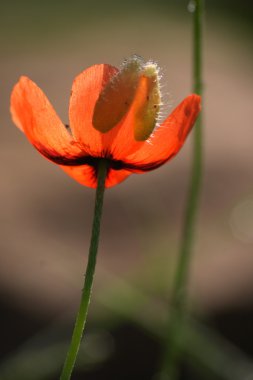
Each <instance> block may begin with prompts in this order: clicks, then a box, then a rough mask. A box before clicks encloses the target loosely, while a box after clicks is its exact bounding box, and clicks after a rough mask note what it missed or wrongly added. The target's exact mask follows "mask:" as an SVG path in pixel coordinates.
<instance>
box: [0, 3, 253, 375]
mask: <svg viewBox="0 0 253 380" xmlns="http://www.w3.org/2000/svg"><path fill="white" fill-rule="evenodd" d="M188 5H189V4H188V2H187V1H172V0H171V1H169V0H167V1H163V0H156V2H154V1H149V0H146V1H142V0H136V1H134V0H128V1H126V2H119V1H118V2H116V1H113V0H108V1H98V0H97V1H88V0H83V1H81V0H79V1H78V0H73V1H72V2H70V1H65V0H62V1H49V0H44V1H43V2H41V1H37V0H34V1H32V0H22V1H18V0H12V1H8V2H7V1H1V15H0V18H1V22H0V31H1V33H0V44H1V62H0V66H1V75H0V77H1V88H0V93H1V102H0V120H1V139H0V155H1V160H0V163H1V186H0V198H1V213H0V219H1V229H0V235H1V239H0V247H1V248H0V320H1V324H0V326H1V327H0V329H1V333H0V336H1V347H0V353H1V358H2V365H1V366H0V378H1V379H3V380H21V379H26V380H29V379H31V380H37V379H38V380H39V379H49V380H53V379H57V378H58V373H59V372H57V371H59V366H60V365H61V362H62V358H63V357H64V352H65V350H66V346H65V344H66V342H68V340H69V338H70V335H71V331H72V324H73V320H74V314H75V311H76V309H77V307H78V303H79V297H80V290H81V287H82V282H83V273H84V268H85V264H86V260H87V252H88V246H89V238H90V231H91V220H92V213H93V203H94V191H93V190H92V189H88V188H85V187H82V186H80V185H79V184H78V183H75V182H74V181H73V180H72V179H71V178H69V177H68V176H67V175H66V174H65V173H64V172H63V171H61V170H60V169H59V168H58V167H57V166H56V165H54V164H51V163H49V162H48V161H47V160H45V159H43V158H42V157H41V156H40V155H39V154H38V153H37V152H36V151H35V150H34V149H33V147H32V146H31V145H30V144H29V143H28V142H27V140H26V138H25V137H24V136H23V135H22V133H21V132H20V131H19V130H18V129H17V128H16V127H15V126H14V125H13V123H12V121H11V118H10V114H9V97H10V92H11V90H12V87H13V86H14V84H15V83H16V81H17V80H18V78H19V76H20V75H27V76H29V77H30V78H31V79H33V80H34V81H35V82H36V83H37V84H38V85H39V86H40V87H41V88H42V89H43V90H44V92H45V93H46V94H47V96H48V98H49V99H50V101H51V102H52V104H53V105H54V107H55V109H56V110H57V112H58V114H59V115H60V116H61V118H62V120H63V122H65V123H68V101H69V95H70V88H71V84H72V81H73V79H74V77H75V76H76V75H77V74H79V73H80V72H81V71H82V70H84V69H85V68H87V67H88V66H90V65H93V64H95V63H110V64H113V65H115V66H119V65H120V64H121V62H122V61H123V60H124V59H125V58H127V57H129V56H130V55H132V54H138V55H140V56H142V57H144V58H145V59H147V60H148V59H154V60H155V61H157V62H158V63H159V65H160V66H161V70H162V74H163V77H162V84H163V92H164V103H165V106H164V114H166V112H170V110H171V109H172V108H173V107H174V106H175V105H177V104H178V103H179V102H180V101H181V100H182V99H183V98H184V97H185V96H186V95H187V94H189V93H190V92H191V87H192V79H191V78H192V15H191V14H190V12H189V9H188V8H189V7H188ZM252 17H253V5H252V2H251V1H246V0H243V1H241V2H238V1H226V0H220V1H214V0H213V1H206V15H205V18H206V25H205V35H204V86H205V101H204V122H205V131H204V150H205V154H204V176H203V191H202V198H201V205H200V213H199V218H198V228H197V231H196V242H195V249H194V257H193V261H192V266H191V274H190V281H189V292H190V304H191V309H192V313H193V315H194V316H195V317H196V318H197V319H198V320H199V321H201V323H204V325H205V327H204V328H205V329H206V328H208V336H210V339H211V340H212V339H214V337H215V342H216V343H217V341H216V340H218V342H219V343H218V344H216V343H215V344H214V352H213V353H212V355H211V354H210V352H209V353H208V352H206V353H205V354H203V347H208V348H210V347H209V343H208V342H210V341H209V340H207V341H205V343H204V344H202V346H201V347H199V346H198V344H197V343H198V339H197V337H195V338H196V340H195V338H193V337H192V340H191V339H190V341H189V342H188V348H186V353H185V356H184V360H183V364H182V379H206V378H214V379H216V378H217V379H218V378H222V379H229V378H231V379H238V380H242V379H243V378H244V377H243V376H246V375H249V374H251V376H252V373H253V372H252V368H253V367H252V365H251V362H250V356H252V355H253V344H252V341H253V252H252V248H253V172H252V162H253V161H252V159H253V157H252V155H253V152H252V141H253V125H252V109H253V104H252V101H253V75H252V66H253V53H252V52H253V49H252V36H253V24H252V22H253V18H252ZM191 142H192V141H191V137H189V139H188V141H187V144H186V145H185V146H184V147H183V149H182V151H181V152H180V154H179V155H178V156H177V157H176V158H174V159H173V161H171V162H170V163H169V164H167V165H166V166H164V167H162V168H160V169H159V170H157V171H154V172H150V173H148V174H145V175H139V176H137V175H132V176H131V177H129V178H128V179H127V180H126V181H125V182H123V183H122V184H121V185H119V186H117V187H115V188H112V189H110V190H108V191H107V192H106V197H105V207H104V215H103V222H102V234H101V244H100V249H99V257H98V265H97V272H96V278H95V289H94V292H93V301H92V305H91V313H90V315H89V322H88V326H87V342H86V344H85V346H84V348H83V350H84V351H82V352H81V354H80V360H79V369H78V371H76V374H75V375H74V377H73V379H83V378H85V379H97V380H98V379H100V378H101V379H102V378H103V379H119V378H120V379H122V380H124V379H130V378H131V379H143V380H149V379H150V380H151V379H152V380H154V379H157V378H158V375H157V374H158V372H159V368H160V362H161V350H162V344H161V339H160V338H159V337H160V335H162V334H161V333H160V332H159V331H160V326H161V323H162V322H161V321H163V320H164V319H166V315H167V306H166V305H167V303H168V302H169V295H170V286H171V282H172V275H173V271H174V268H175V263H176V257H177V252H178V247H179V241H180V235H181V228H182V220H183V212H184V205H185V200H186V192H187V185H188V180H189V175H190V167H191ZM202 327H203V326H202ZM202 327H201V328H199V329H198V328H197V331H201V329H202ZM205 333H206V330H205ZM159 334H160V335H159ZM198 334H199V333H198ZM198 334H197V335H198ZM204 335H205V334H204ZM200 336H201V333H200ZM219 339H221V341H220V340H219ZM224 339H225V341H224ZM194 342H195V343H196V344H194ZM202 343H203V342H202ZM231 345H232V346H231ZM194 347H195V351H196V352H197V351H199V352H201V353H202V354H203V355H202V356H203V358H202V359H201V358H200V356H198V352H197V353H196V355H195V357H194V358H192V357H191V359H190V360H188V359H189V357H190V355H189V352H188V351H191V350H193V351H194V349H193V348H194ZM219 347H220V350H221V351H219V350H218V351H216V348H217V349H218V348H219ZM235 347H236V348H235ZM210 349H211V348H210ZM207 351H208V350H207ZM221 352H222V354H221ZM224 353H225V354H224ZM215 355H216V356H215ZM219 355H220V356H219ZM222 355H225V357H224V358H223V356H222ZM193 356H194V355H193ZM210 356H212V358H213V357H215V358H214V360H213V362H214V363H213V366H214V368H212V371H211V370H210V363H209V364H208V365H206V366H205V365H204V364H203V363H205V361H206V362H208V361H210V360H209V359H210ZM221 358H222V359H224V360H221ZM225 360H227V362H226V363H229V364H227V365H224V364H223V363H224V361H225ZM237 363H238V365H237ZM232 364H234V366H235V368H234V367H233V369H234V371H230V372H231V373H230V372H229V371H228V372H229V374H228V373H227V371H225V370H224V368H222V367H226V366H228V367H229V366H232ZM231 368H232V367H231ZM237 370H238V371H239V373H241V375H240V374H239V375H238V373H237V372H238V371H237ZM240 371H242V372H240ZM207 372H208V373H207ZM245 374H246V375H245ZM208 376H209V377H208ZM219 376H220V377H219ZM232 376H234V377H232ZM249 378H250V377H249ZM245 379H246V377H245Z"/></svg>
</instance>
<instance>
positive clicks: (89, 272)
mask: <svg viewBox="0 0 253 380" xmlns="http://www.w3.org/2000/svg"><path fill="white" fill-rule="evenodd" d="M106 174H107V162H106V160H104V159H101V160H100V162H99V165H98V185H97V190H96V200H95V208H94V217H93V225H92V234H91V241H90V250H89V258H88V264H87V268H86V274H85V280H84V287H83V291H82V296H81V302H80V306H79V311H78V313H77V317H76V323H75V327H74V331H73V335H72V339H71V343H70V346H69V350H68V353H67V356H66V359H65V363H64V366H63V370H62V373H61V377H60V380H69V379H70V378H71V374H72V371H73V368H74V365H75V362H76V358H77V354H78V351H79V347H80V343H81V339H82V335H83V330H84V326H85V323H86V319H87V313H88V307H89V303H90V298H91V290H92V283H93V277H94V272H95V267H96V258H97V251H98V242H99V233H100V222H101V216H102V209H103V199H104V191H105V179H106Z"/></svg>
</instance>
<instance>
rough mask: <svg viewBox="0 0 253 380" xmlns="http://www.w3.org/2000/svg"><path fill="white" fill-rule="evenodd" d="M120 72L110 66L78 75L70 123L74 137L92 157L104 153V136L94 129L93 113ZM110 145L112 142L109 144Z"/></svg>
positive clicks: (96, 68)
mask: <svg viewBox="0 0 253 380" xmlns="http://www.w3.org/2000/svg"><path fill="white" fill-rule="evenodd" d="M117 72H118V70H117V69H116V68H115V67H113V66H110V65H106V64H101V65H94V66H91V67H89V68H88V69H86V70H84V71H83V72H82V73H81V74H80V75H78V76H77V77H76V78H75V80H74V82H73V86H72V91H71V98H70V105H69V121H70V127H71V130H72V132H73V135H74V136H75V138H76V139H77V141H78V142H79V143H80V144H81V145H82V146H83V147H84V149H85V150H86V151H88V152H89V153H90V154H91V155H94V156H97V155H100V154H101V153H103V151H104V150H105V149H106V145H105V144H104V143H103V142H102V136H103V134H102V133H101V132H99V131H98V130H96V129H95V128H94V127H93V124H92V119H93V112H94V108H95V105H96V102H97V100H98V98H99V95H100V93H101V91H102V90H103V88H104V87H105V85H106V84H107V83H108V81H109V80H110V79H111V77H112V76H113V75H115V74H116V73H117ZM108 143H110V141H109V142H108Z"/></svg>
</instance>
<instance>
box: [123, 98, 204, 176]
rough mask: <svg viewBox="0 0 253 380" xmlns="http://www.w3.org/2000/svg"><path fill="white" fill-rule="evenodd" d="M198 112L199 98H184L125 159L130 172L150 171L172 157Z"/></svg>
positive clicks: (181, 143)
mask: <svg viewBox="0 0 253 380" xmlns="http://www.w3.org/2000/svg"><path fill="white" fill-rule="evenodd" d="M199 111H200V96H198V95H195V94H192V95H189V96H188V97H187V98H185V99H184V100H183V101H182V102H181V103H180V104H179V105H178V106H177V107H176V109H175V110H174V111H173V112H172V113H171V114H170V115H169V117H168V118H167V119H166V120H165V121H164V122H163V123H162V125H161V126H160V127H158V128H157V129H156V130H155V132H154V133H153V136H152V137H151V138H150V139H149V140H148V141H146V143H145V144H144V145H143V146H142V147H141V148H140V149H139V150H138V151H137V152H135V153H134V154H132V155H129V156H128V157H126V160H125V163H126V166H127V164H128V163H129V164H130V166H129V167H131V165H132V170H133V171H135V172H142V171H147V170H152V169H155V168H157V167H159V166H160V165H162V164H163V163H165V162H166V161H168V160H169V159H170V158H171V157H173V156H174V155H175V154H176V153H177V152H178V151H179V149H180V148H181V146H182V145H183V143H184V141H185V139H186V137H187V135H188V133H189V132H190V130H191V128H192V127H193V125H194V123H195V120H196V118H197V116H198V114H199Z"/></svg>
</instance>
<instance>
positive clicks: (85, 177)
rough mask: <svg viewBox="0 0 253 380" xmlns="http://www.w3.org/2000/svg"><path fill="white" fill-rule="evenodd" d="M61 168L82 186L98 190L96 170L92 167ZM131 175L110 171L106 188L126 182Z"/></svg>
mask: <svg viewBox="0 0 253 380" xmlns="http://www.w3.org/2000/svg"><path fill="white" fill-rule="evenodd" d="M61 168H62V169H63V170H64V171H65V173H67V174H68V175H69V176H70V177H72V178H74V179H75V180H76V181H77V182H79V183H80V184H81V185H84V186H88V187H92V188H96V187H97V178H96V172H95V169H94V168H93V167H92V166H90V165H82V166H61ZM130 174H131V172H130V171H128V170H124V169H122V170H113V169H110V170H109V173H108V176H107V178H106V182H105V187H112V186H114V185H117V184H118V183H120V182H122V181H124V180H125V179H126V178H127V177H128V176H129V175H130Z"/></svg>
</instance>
